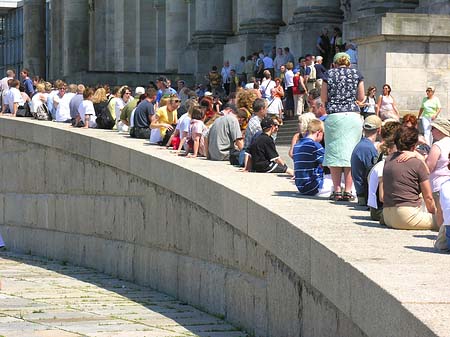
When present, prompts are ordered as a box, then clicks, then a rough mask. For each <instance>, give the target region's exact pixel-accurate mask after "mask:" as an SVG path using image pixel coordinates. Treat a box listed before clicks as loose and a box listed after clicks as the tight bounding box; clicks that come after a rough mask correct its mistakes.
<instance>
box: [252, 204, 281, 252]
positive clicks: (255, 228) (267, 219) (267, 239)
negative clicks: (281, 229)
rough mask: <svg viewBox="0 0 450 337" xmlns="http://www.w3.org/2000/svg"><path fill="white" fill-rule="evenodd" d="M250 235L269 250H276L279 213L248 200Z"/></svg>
mask: <svg viewBox="0 0 450 337" xmlns="http://www.w3.org/2000/svg"><path fill="white" fill-rule="evenodd" d="M247 218H248V236H249V237H250V238H252V239H253V240H255V241H256V242H258V243H259V244H260V245H262V246H263V247H264V248H265V249H267V250H268V251H271V252H273V251H276V248H277V247H276V243H275V240H274V238H276V232H277V223H278V221H279V220H280V219H279V217H278V215H276V214H274V213H271V212H268V211H267V209H266V208H264V207H263V206H261V205H259V204H257V203H255V202H253V201H250V200H249V201H248V217H247Z"/></svg>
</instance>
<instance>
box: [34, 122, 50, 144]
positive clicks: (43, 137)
mask: <svg viewBox="0 0 450 337" xmlns="http://www.w3.org/2000/svg"><path fill="white" fill-rule="evenodd" d="M31 131H32V132H31V133H32V142H33V143H36V144H40V145H43V146H47V147H51V146H52V145H53V128H51V127H49V126H48V125H45V124H40V125H36V124H35V125H33V127H32V130H31Z"/></svg>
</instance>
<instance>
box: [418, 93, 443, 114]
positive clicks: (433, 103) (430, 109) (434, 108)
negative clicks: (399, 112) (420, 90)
mask: <svg viewBox="0 0 450 337" xmlns="http://www.w3.org/2000/svg"><path fill="white" fill-rule="evenodd" d="M420 108H421V109H423V112H422V117H425V118H431V117H432V116H433V115H435V114H436V113H437V112H438V110H439V109H440V108H441V102H440V101H439V98H437V97H434V96H433V98H431V99H428V97H425V98H424V99H423V100H422V106H421V107H420Z"/></svg>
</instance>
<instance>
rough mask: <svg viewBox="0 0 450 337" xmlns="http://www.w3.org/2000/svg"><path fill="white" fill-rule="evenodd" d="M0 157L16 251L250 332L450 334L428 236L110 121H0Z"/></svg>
mask: <svg viewBox="0 0 450 337" xmlns="http://www.w3.org/2000/svg"><path fill="white" fill-rule="evenodd" d="M0 163H1V169H0V174H1V176H0V177H1V179H0V230H1V232H2V234H3V236H4V238H5V241H6V242H7V244H8V246H9V247H10V248H11V249H13V250H17V251H22V252H29V253H32V254H36V255H43V256H46V257H50V258H55V259H59V260H67V261H70V262H73V263H76V264H79V265H83V266H89V267H93V268H95V269H98V270H100V271H103V272H106V273H110V274H112V275H114V276H117V277H120V278H124V279H127V280H131V281H134V282H137V283H139V284H144V285H149V286H151V287H153V288H156V289H158V290H160V291H163V292H166V293H168V294H170V295H173V296H175V297H177V298H179V299H181V300H183V301H186V302H188V303H190V304H192V305H195V306H198V307H199V308H201V309H203V310H206V311H208V312H210V313H213V314H216V315H220V316H223V317H225V319H227V320H228V321H230V322H232V323H233V324H235V325H237V326H240V327H242V328H244V329H245V330H247V331H248V332H249V333H250V334H252V335H254V336H273V337H282V336H314V337H320V336H342V337H344V336H345V337H353V336H355V337H357V336H358V337H359V336H361V337H362V336H373V337H375V336H377V337H378V336H405V337H406V336H408V337H411V336H417V337H419V336H420V337H425V336H446V335H448V329H447V328H446V327H447V324H440V323H439V322H446V320H445V319H446V317H447V316H449V310H447V309H448V306H449V304H448V302H449V299H450V292H449V290H448V287H447V286H446V284H445V282H438V277H437V276H436V275H442V273H443V272H442V269H443V268H442V267H441V266H442V265H446V263H448V256H447V255H440V254H439V255H438V254H431V253H430V252H427V251H426V247H430V246H431V241H430V235H432V234H431V233H424V232H421V233H420V234H419V233H414V232H401V231H393V230H387V229H383V228H381V227H378V226H377V225H375V224H373V223H371V222H369V221H367V218H366V213H365V212H361V211H358V210H354V209H352V208H351V207H346V206H345V205H334V204H331V203H329V202H328V201H325V200H317V199H312V198H300V197H298V195H297V194H296V193H295V186H294V185H293V184H292V182H291V181H289V180H288V179H286V178H281V177H277V176H276V175H262V174H244V173H240V172H237V170H236V169H235V168H233V167H231V166H229V165H227V164H225V163H220V162H210V161H206V160H201V159H198V160H194V159H186V158H181V157H177V156H174V155H172V154H170V153H169V152H168V151H163V150H159V149H158V148H156V147H153V146H149V145H147V144H145V142H144V141H141V140H134V139H130V138H127V137H124V136H122V135H119V134H117V133H116V132H113V131H105V130H79V129H72V128H70V127H68V126H67V125H65V124H56V123H52V122H38V121H33V120H28V119H12V118H8V117H0ZM421 246H423V249H420V248H421ZM444 273H445V274H446V275H448V272H444ZM442 279H443V280H444V278H442ZM441 283H444V284H443V285H441Z"/></svg>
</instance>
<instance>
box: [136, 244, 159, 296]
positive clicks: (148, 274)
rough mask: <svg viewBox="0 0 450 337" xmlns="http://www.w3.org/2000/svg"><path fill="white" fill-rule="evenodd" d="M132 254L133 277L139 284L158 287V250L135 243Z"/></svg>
mask: <svg viewBox="0 0 450 337" xmlns="http://www.w3.org/2000/svg"><path fill="white" fill-rule="evenodd" d="M134 256H135V257H134V259H133V275H134V276H133V279H134V280H136V282H138V283H139V284H142V285H146V286H150V287H152V288H154V289H158V287H159V273H158V263H157V256H158V252H157V251H156V250H154V249H152V248H148V247H143V246H140V245H136V249H135V255H134Z"/></svg>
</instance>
